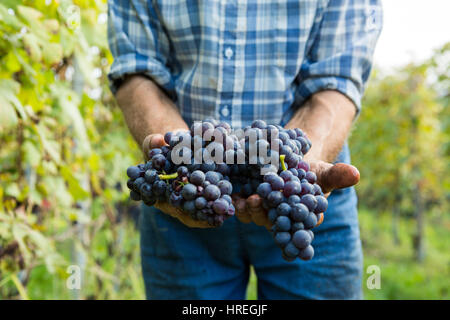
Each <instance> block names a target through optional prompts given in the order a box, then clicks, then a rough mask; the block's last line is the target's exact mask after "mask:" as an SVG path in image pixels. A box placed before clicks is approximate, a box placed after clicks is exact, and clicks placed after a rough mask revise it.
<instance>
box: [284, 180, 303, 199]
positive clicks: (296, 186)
mask: <svg viewBox="0 0 450 320" xmlns="http://www.w3.org/2000/svg"><path fill="white" fill-rule="evenodd" d="M301 191H302V187H301V185H300V183H298V182H296V181H288V182H286V184H285V185H284V190H283V194H284V195H285V196H286V197H290V196H292V195H299V194H300V192H301Z"/></svg>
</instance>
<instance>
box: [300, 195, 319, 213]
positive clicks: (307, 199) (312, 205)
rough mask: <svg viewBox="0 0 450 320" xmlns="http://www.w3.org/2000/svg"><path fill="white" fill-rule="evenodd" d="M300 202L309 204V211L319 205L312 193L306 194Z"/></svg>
mask: <svg viewBox="0 0 450 320" xmlns="http://www.w3.org/2000/svg"><path fill="white" fill-rule="evenodd" d="M300 202H301V203H303V204H304V205H305V206H307V207H308V209H309V211H314V209H315V208H316V206H317V199H316V197H315V196H313V195H312V194H305V195H304V196H302V197H301V201H300Z"/></svg>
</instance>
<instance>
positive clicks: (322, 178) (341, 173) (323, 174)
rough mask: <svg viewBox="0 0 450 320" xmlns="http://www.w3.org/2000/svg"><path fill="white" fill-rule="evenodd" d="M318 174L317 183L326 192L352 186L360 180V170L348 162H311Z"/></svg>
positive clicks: (312, 167)
mask: <svg viewBox="0 0 450 320" xmlns="http://www.w3.org/2000/svg"><path fill="white" fill-rule="evenodd" d="M310 165H311V170H312V171H314V172H315V173H316V175H317V183H318V184H319V185H320V187H321V188H322V190H323V192H324V193H328V192H331V191H333V190H335V189H342V188H347V187H351V186H353V185H355V184H357V183H358V182H359V178H360V175H359V171H358V169H357V168H356V167H355V166H352V165H349V164H346V163H336V164H334V165H333V164H331V163H326V162H323V161H318V162H313V163H311V164H310Z"/></svg>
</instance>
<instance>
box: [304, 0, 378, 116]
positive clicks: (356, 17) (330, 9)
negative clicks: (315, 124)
mask: <svg viewBox="0 0 450 320" xmlns="http://www.w3.org/2000/svg"><path fill="white" fill-rule="evenodd" d="M321 17H322V19H321V20H320V22H319V24H318V27H317V28H316V29H317V30H316V31H315V35H313V37H312V40H311V41H312V42H311V44H310V45H309V47H307V53H306V58H305V60H304V62H303V64H302V66H301V68H300V73H299V75H298V78H297V81H298V88H297V92H296V100H297V102H298V103H299V104H301V103H303V102H304V101H305V100H306V99H308V98H309V97H310V96H311V95H312V94H314V93H315V92H318V91H321V90H327V89H331V90H337V91H339V92H341V93H342V94H344V95H346V96H347V97H348V98H350V100H351V101H353V103H354V104H355V106H356V109H357V114H359V111H360V109H361V97H362V94H363V92H364V88H365V84H366V82H367V79H368V78H369V75H370V70H371V67H372V56H373V52H374V49H375V45H376V42H377V40H378V37H379V35H380V32H381V29H382V23H383V21H382V8H381V3H380V0H330V1H329V2H328V5H327V7H326V8H325V9H324V10H323V14H322V16H321Z"/></svg>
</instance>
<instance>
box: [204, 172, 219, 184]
mask: <svg viewBox="0 0 450 320" xmlns="http://www.w3.org/2000/svg"><path fill="white" fill-rule="evenodd" d="M205 179H206V181H209V182H211V183H212V184H217V183H218V182H219V181H220V176H219V173H217V172H215V171H208V172H206V173H205Z"/></svg>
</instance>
